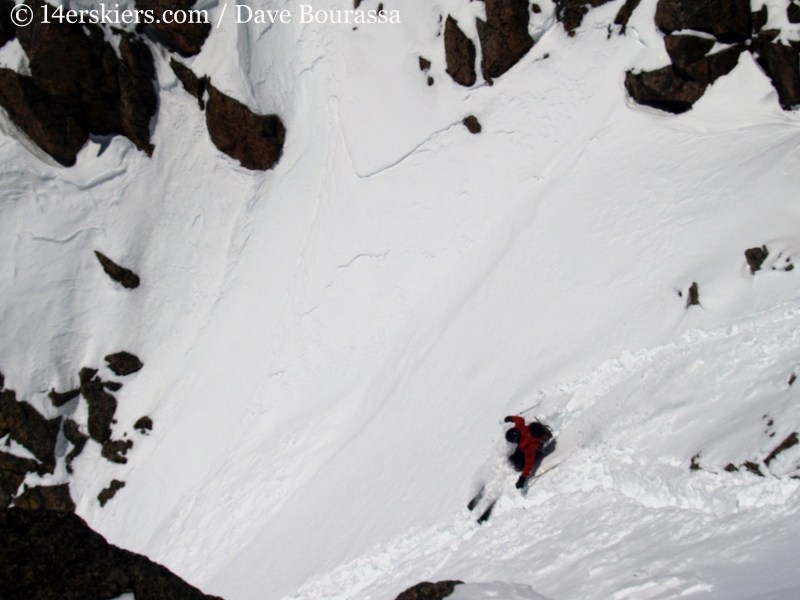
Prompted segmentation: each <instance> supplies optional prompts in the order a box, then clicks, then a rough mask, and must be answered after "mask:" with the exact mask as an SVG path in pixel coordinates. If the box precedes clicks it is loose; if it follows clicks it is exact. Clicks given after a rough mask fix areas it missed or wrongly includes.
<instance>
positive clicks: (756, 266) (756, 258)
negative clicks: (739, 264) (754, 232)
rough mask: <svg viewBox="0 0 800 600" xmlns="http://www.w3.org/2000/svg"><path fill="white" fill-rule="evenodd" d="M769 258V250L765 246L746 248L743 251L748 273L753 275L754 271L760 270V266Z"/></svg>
mask: <svg viewBox="0 0 800 600" xmlns="http://www.w3.org/2000/svg"><path fill="white" fill-rule="evenodd" d="M768 256H769V250H767V246H766V245H764V246H761V248H748V249H747V250H745V251H744V258H745V260H746V261H747V266H749V267H750V273H751V274H753V275H754V274H755V272H756V271H760V270H761V265H763V264H764V261H765V260H767V257H768Z"/></svg>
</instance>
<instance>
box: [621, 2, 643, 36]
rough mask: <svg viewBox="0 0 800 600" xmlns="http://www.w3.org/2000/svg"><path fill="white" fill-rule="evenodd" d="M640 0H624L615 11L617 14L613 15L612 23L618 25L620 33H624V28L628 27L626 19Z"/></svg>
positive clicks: (628, 18)
mask: <svg viewBox="0 0 800 600" xmlns="http://www.w3.org/2000/svg"><path fill="white" fill-rule="evenodd" d="M641 1H642V0H625V4H623V5H622V7H621V8H620V9H619V11H618V12H617V16H616V17H614V24H615V25H619V26H620V30H619V32H620V33H622V34H624V33H625V29H626V28H627V27H628V20H630V18H631V15H632V14H633V11H635V10H636V8H637V7H638V6H639V2H641Z"/></svg>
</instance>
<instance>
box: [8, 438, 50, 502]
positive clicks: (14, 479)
mask: <svg viewBox="0 0 800 600" xmlns="http://www.w3.org/2000/svg"><path fill="white" fill-rule="evenodd" d="M28 473H39V474H44V473H45V470H44V469H43V468H42V467H41V465H39V463H38V462H36V461H35V460H33V459H31V458H22V457H20V456H14V455H13V454H9V453H8V452H0V508H5V507H7V506H8V505H9V503H10V502H11V499H12V498H13V497H14V496H15V495H16V494H17V490H19V486H21V485H22V482H23V481H25V476H26V475H27V474H28Z"/></svg>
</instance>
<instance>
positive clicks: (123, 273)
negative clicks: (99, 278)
mask: <svg viewBox="0 0 800 600" xmlns="http://www.w3.org/2000/svg"><path fill="white" fill-rule="evenodd" d="M94 254H95V256H97V260H99V261H100V264H101V265H103V270H104V271H105V272H106V274H107V275H108V276H109V277H111V279H113V280H114V281H116V282H117V283H120V284H122V287H125V288H128V289H129V290H132V289H134V288H137V287H139V276H138V275H137V274H136V273H134V272H133V271H131V270H130V269H126V268H125V267H120V266H119V265H118V264H117V263H115V262H114V261H113V260H111V259H110V258H108V257H107V256H106V255H105V254H103V253H102V252H98V251H97V250H95V251H94Z"/></svg>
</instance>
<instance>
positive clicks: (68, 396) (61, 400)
mask: <svg viewBox="0 0 800 600" xmlns="http://www.w3.org/2000/svg"><path fill="white" fill-rule="evenodd" d="M80 395H81V391H80V390H79V389H78V390H70V391H68V392H57V391H55V390H50V393H49V394H47V397H48V398H50V401H51V402H52V403H53V406H55V407H56V408H60V407H62V406H64V405H65V404H66V403H67V402H70V401H71V400H74V399H75V398H77V397H78V396H80Z"/></svg>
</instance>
